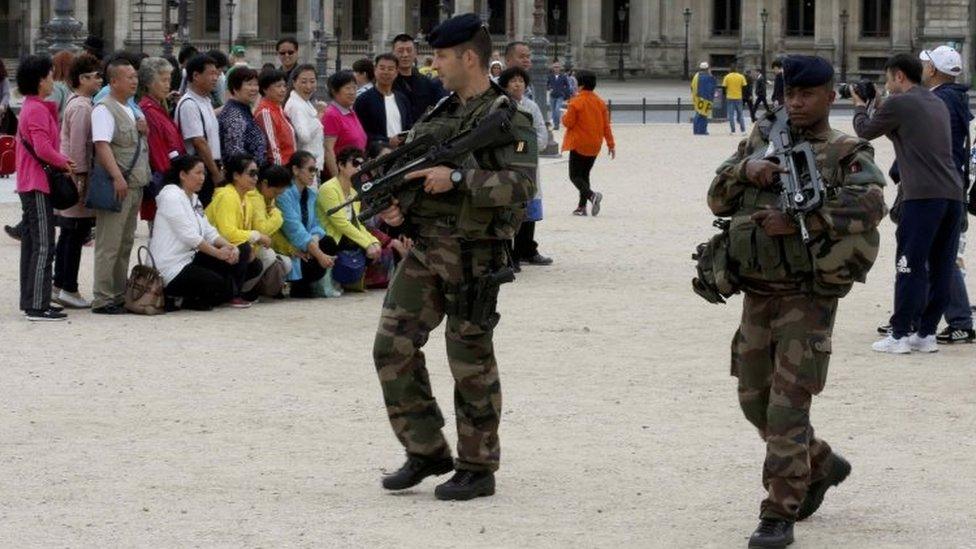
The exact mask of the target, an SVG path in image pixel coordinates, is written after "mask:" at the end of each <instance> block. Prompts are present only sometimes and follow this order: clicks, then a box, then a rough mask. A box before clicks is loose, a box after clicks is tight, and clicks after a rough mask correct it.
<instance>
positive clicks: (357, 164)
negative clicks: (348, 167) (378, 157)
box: [352, 158, 366, 168]
mask: <svg viewBox="0 0 976 549" xmlns="http://www.w3.org/2000/svg"><path fill="white" fill-rule="evenodd" d="M365 163H366V161H365V160H363V159H362V158H357V159H355V160H353V161H352V167H353V168H358V167H360V166H362V165H363V164H365Z"/></svg>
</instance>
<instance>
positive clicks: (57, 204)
mask: <svg viewBox="0 0 976 549" xmlns="http://www.w3.org/2000/svg"><path fill="white" fill-rule="evenodd" d="M19 137H20V142H21V143H22V144H23V145H24V149H25V150H26V151H27V152H28V153H30V155H31V156H32V157H34V160H37V162H38V163H39V164H40V165H41V167H42V168H44V174H45V175H47V185H48V187H49V188H50V196H51V206H53V207H54V209H55V210H67V209H68V208H70V207H72V206H76V205H77V204H78V201H79V200H81V196H80V195H79V194H78V185H76V184H75V182H74V180H73V179H71V176H70V175H68V174H67V173H66V172H65V171H63V170H61V169H59V168H55V167H54V166H52V165H50V164H48V163H47V162H45V161H43V160H41V157H39V156H37V153H36V152H34V147H32V146H31V144H30V143H28V142H27V140H26V139H24V136H22V135H21V136H19Z"/></svg>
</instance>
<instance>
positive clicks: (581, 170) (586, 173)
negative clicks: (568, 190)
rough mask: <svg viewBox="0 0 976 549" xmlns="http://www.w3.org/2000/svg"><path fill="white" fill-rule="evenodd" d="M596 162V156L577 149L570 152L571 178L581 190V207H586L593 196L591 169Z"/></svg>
mask: <svg viewBox="0 0 976 549" xmlns="http://www.w3.org/2000/svg"><path fill="white" fill-rule="evenodd" d="M594 162H596V157H595V156H586V155H584V154H579V153H578V152H576V151H570V152H569V180H570V181H572V182H573V185H575V186H576V189H577V190H579V195H580V196H579V206H578V207H580V208H583V207H585V206H586V201H587V200H589V199H590V198H591V197H592V196H593V191H592V190H590V170H592V169H593V163H594Z"/></svg>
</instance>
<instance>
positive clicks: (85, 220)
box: [54, 216, 95, 293]
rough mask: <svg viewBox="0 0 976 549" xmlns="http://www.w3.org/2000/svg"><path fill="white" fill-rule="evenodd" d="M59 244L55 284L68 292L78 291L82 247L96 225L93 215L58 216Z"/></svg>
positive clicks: (56, 254)
mask: <svg viewBox="0 0 976 549" xmlns="http://www.w3.org/2000/svg"><path fill="white" fill-rule="evenodd" d="M57 219H58V227H60V228H61V232H60V234H58V245H57V249H56V250H55V255H54V285H55V286H57V287H58V288H61V289H62V290H64V291H66V292H71V293H76V292H77V291H78V269H79V267H80V266H81V248H82V247H83V246H84V245H85V240H86V239H87V238H88V235H89V234H91V230H92V227H94V226H95V218H93V217H77V218H76V217H60V216H59V217H58V218H57Z"/></svg>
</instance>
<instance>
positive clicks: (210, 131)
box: [174, 55, 224, 207]
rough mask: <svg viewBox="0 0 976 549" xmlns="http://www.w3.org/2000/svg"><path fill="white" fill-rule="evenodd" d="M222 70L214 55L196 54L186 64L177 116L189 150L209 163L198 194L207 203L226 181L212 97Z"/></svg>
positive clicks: (218, 127) (205, 204)
mask: <svg viewBox="0 0 976 549" xmlns="http://www.w3.org/2000/svg"><path fill="white" fill-rule="evenodd" d="M219 78H220V71H219V70H217V64H216V62H215V61H214V60H213V58H211V57H209V56H207V55H196V56H194V57H193V58H191V59H190V60H189V61H188V62H187V64H186V80H187V87H186V94H185V95H184V96H183V98H182V99H180V101H179V103H177V104H176V112H175V113H174V118H175V119H176V125H177V126H178V127H179V129H180V133H181V134H182V135H183V140H184V141H185V143H186V152H187V154H195V155H197V156H199V157H200V159H201V160H203V164H204V165H205V166H206V167H207V180H206V181H205V182H204V183H203V188H202V189H200V192H199V193H198V194H197V196H198V197H199V198H200V202H201V203H202V204H203V206H204V207H206V206H207V205H208V204H210V199H211V198H212V197H213V192H214V188H215V187H217V186H219V185H221V184H222V183H223V182H224V173H223V171H222V170H221V168H220V126H219V125H218V123H217V114H216V113H215V112H214V108H213V104H212V103H211V101H210V94H211V92H213V90H214V89H215V88H216V86H217V81H218V79H219Z"/></svg>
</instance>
